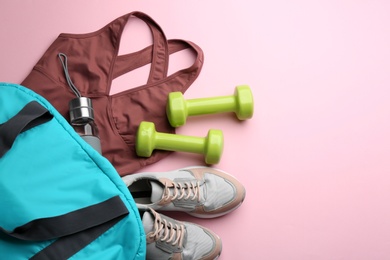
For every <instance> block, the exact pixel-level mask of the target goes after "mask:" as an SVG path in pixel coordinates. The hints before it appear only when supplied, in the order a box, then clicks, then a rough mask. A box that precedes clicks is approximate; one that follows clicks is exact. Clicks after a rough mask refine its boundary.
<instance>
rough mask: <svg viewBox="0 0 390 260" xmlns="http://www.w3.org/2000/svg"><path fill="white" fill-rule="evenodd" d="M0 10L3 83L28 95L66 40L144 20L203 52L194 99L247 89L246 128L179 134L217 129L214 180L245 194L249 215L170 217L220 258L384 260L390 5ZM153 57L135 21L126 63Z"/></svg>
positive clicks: (227, 3) (232, 123)
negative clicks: (201, 236)
mask: <svg viewBox="0 0 390 260" xmlns="http://www.w3.org/2000/svg"><path fill="white" fill-rule="evenodd" d="M0 6H1V8H0V42H1V48H0V81H1V82H12V83H21V82H22V81H23V80H24V78H25V77H26V76H27V75H28V74H29V73H30V71H31V69H32V68H33V66H34V65H35V64H36V63H37V61H38V59H39V58H41V56H42V55H43V53H44V52H45V51H46V50H47V48H48V47H49V46H50V44H51V43H52V42H53V41H54V40H55V39H56V38H57V36H58V35H59V34H60V33H76V34H78V33H80V34H81V33H89V32H94V31H96V30H98V29H100V28H102V27H103V26H104V25H106V24H107V23H109V22H110V21H112V20H114V19H116V18H117V17H119V16H122V15H124V14H126V13H129V12H132V11H141V12H144V13H146V14H148V15H149V16H151V17H152V18H153V19H154V20H155V21H156V22H157V23H158V24H159V25H160V26H161V28H162V30H163V31H164V33H165V35H166V37H167V39H185V40H188V41H192V42H194V43H196V44H197V45H199V47H200V48H202V50H203V51H204V64H203V68H202V71H201V73H200V75H199V77H198V78H197V79H196V80H195V82H194V83H193V84H192V85H191V86H190V87H189V89H188V90H187V92H185V94H184V97H185V98H186V99H195V98H203V97H217V96H227V95H232V94H233V93H234V89H235V87H236V86H239V85H249V86H250V88H251V90H252V93H253V96H254V102H255V106H254V114H253V117H252V118H251V119H248V120H244V121H239V120H238V119H237V117H236V116H235V115H234V114H233V113H222V114H215V115H204V116H193V117H189V118H187V121H186V123H185V124H184V125H183V126H180V127H178V128H177V131H176V132H177V133H178V134H182V135H190V136H201V137H204V136H206V135H207V132H208V130H209V129H219V130H221V131H222V132H223V135H224V151H223V154H222V156H221V159H220V161H219V163H218V164H216V165H214V167H216V168H219V169H221V170H223V171H225V172H227V173H229V174H231V175H233V176H234V177H235V178H237V179H238V180H239V181H240V182H241V183H242V184H243V185H244V186H245V189H246V197H245V200H244V202H243V204H242V205H241V206H240V207H239V208H238V209H237V210H235V211H233V212H231V213H229V214H227V215H224V216H222V217H218V218H212V219H200V218H196V217H193V216H190V215H188V214H186V213H164V214H165V215H167V216H170V217H172V218H174V219H177V220H182V221H189V222H193V223H196V224H200V225H202V226H204V227H206V228H208V229H210V230H212V231H213V232H214V233H216V234H217V235H218V236H219V237H220V238H221V240H222V243H223V245H222V255H221V256H220V258H219V259H222V260H230V259H265V260H284V259H289V260H313V259H315V260H330V259H332V260H333V259H334V260H336V259H337V260H344V259H345V260H349V259H354V260H360V259H362V260H366V259H375V260H377V259H378V260H382V259H383V260H385V259H389V258H390V246H389V245H390V221H389V219H390V207H389V206H388V201H389V199H390V189H389V187H390V186H389V183H390V163H389V158H390V134H389V133H390V102H389V100H390V87H389V86H390V73H389V69H390V48H389V46H390V29H389V28H390V16H389V13H390V3H388V2H387V1H379V0H378V1H363V0H359V1H350V0H341V1H333V0H332V1H325V0H321V1H309V0H298V1H287V0H284V1H283V0H277V1H231V0H224V1H222V0H216V1H193V0H190V1H179V0H167V1H152V0H143V1H132V0H119V1H109V0H93V1H85V2H84V1H76V0H71V1H52V0H50V1H49V0H38V1H37V0H36V1H31V0H30V1H25V0H23V1H22V0H5V1H4V0H3V1H2V3H1V5H0ZM149 44H151V34H150V31H149V29H148V27H147V26H146V25H145V24H144V23H143V22H142V21H140V20H138V19H130V21H129V22H128V24H127V27H126V28H125V31H124V33H123V35H122V39H121V45H120V50H119V54H126V53H131V52H134V51H138V50H140V49H142V48H144V47H146V46H148V45H149ZM192 62H193V57H192V55H191V53H188V52H186V51H183V52H180V53H177V54H173V55H171V56H170V66H169V70H168V74H172V73H174V72H175V71H177V70H179V69H181V68H184V67H188V66H189V65H190V64H192ZM149 69H150V66H144V67H142V68H140V69H138V70H136V71H134V72H131V73H128V74H126V75H124V76H121V77H119V78H117V79H115V80H114V81H113V83H112V88H111V94H115V93H119V92H121V91H123V90H127V89H130V88H134V87H137V86H140V85H143V84H145V82H146V81H147V78H148V72H149ZM162 109H165V108H162ZM0 113H1V111H0ZM194 165H205V163H204V158H203V157H202V156H201V155H198V154H192V153H183V152H175V153H173V154H172V155H170V156H168V157H167V158H164V159H162V160H161V161H159V162H157V163H155V164H153V165H150V166H147V167H145V168H142V169H141V170H140V171H139V172H147V171H151V172H164V171H170V170H174V169H179V168H184V167H189V166H194ZM0 172H1V169H0Z"/></svg>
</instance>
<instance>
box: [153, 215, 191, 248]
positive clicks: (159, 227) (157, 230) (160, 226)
mask: <svg viewBox="0 0 390 260" xmlns="http://www.w3.org/2000/svg"><path fill="white" fill-rule="evenodd" d="M150 210H151V211H153V213H154V217H155V220H154V232H153V233H151V234H150V235H148V236H149V237H150V238H152V239H154V240H160V241H162V242H166V243H170V244H171V245H173V246H177V247H178V248H181V247H183V240H184V234H185V227H184V225H183V224H176V223H172V222H168V221H167V220H166V219H163V218H161V216H160V214H158V213H157V212H156V211H154V210H153V209H150ZM175 238H176V239H175Z"/></svg>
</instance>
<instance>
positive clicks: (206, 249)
mask: <svg viewBox="0 0 390 260" xmlns="http://www.w3.org/2000/svg"><path fill="white" fill-rule="evenodd" d="M140 214H141V216H142V224H143V226H144V230H145V234H146V243H147V244H146V259H151V260H156V259H159V260H163V259H167V260H168V259H172V260H209V259H217V258H218V257H219V255H220V254H221V251H222V242H221V239H220V238H219V237H218V236H217V235H216V234H214V233H213V232H212V231H210V230H208V229H206V228H204V227H201V226H199V225H196V224H193V223H189V222H181V221H177V220H174V219H171V218H169V217H167V216H164V215H161V214H158V213H157V212H156V211H154V210H153V209H147V210H145V211H140Z"/></svg>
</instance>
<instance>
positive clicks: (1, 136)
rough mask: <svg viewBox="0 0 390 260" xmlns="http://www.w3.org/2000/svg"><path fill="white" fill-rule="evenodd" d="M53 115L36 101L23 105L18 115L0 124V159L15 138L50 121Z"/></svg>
mask: <svg viewBox="0 0 390 260" xmlns="http://www.w3.org/2000/svg"><path fill="white" fill-rule="evenodd" d="M52 118H53V115H52V114H50V113H49V111H48V110H47V109H46V108H44V107H43V106H42V105H40V104H39V103H38V102H36V101H31V102H30V103H28V104H27V105H25V106H24V107H23V108H22V109H21V110H20V111H19V113H17V114H16V115H15V116H14V117H12V118H11V119H9V120H8V121H7V122H5V123H3V124H0V158H1V157H3V155H4V154H5V153H6V152H7V151H8V150H9V149H11V147H12V145H13V143H14V141H15V139H16V137H17V136H18V135H19V134H20V133H22V132H24V131H26V130H28V129H31V128H33V127H35V126H38V125H41V124H43V123H46V122H48V121H50V120H51V119H52Z"/></svg>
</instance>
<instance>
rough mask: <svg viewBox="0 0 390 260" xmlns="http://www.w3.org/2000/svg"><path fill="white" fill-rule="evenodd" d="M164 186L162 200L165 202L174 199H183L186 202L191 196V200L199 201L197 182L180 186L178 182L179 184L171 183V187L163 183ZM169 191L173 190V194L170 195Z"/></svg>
mask: <svg viewBox="0 0 390 260" xmlns="http://www.w3.org/2000/svg"><path fill="white" fill-rule="evenodd" d="M164 186H165V188H164V192H163V196H162V200H165V201H166V200H175V199H178V200H181V199H183V198H184V199H185V200H188V199H189V198H190V197H191V195H192V197H191V200H195V199H198V202H199V201H200V185H199V181H197V182H196V183H192V182H184V184H182V183H180V182H179V183H176V182H172V186H173V187H168V185H167V183H165V184H164ZM170 189H173V190H174V191H173V194H171V190H170ZM191 191H192V192H191Z"/></svg>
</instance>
